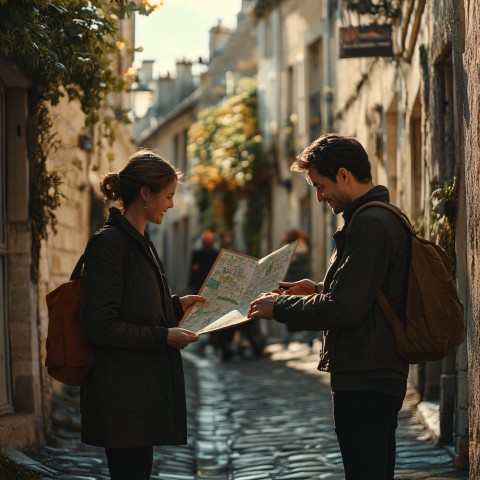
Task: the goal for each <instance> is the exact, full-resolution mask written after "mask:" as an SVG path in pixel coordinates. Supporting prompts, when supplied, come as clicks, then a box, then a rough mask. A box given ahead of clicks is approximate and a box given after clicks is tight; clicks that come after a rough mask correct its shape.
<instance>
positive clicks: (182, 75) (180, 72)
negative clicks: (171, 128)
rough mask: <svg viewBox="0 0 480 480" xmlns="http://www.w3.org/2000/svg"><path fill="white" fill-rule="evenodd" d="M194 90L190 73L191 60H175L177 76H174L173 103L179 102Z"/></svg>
mask: <svg viewBox="0 0 480 480" xmlns="http://www.w3.org/2000/svg"><path fill="white" fill-rule="evenodd" d="M194 90H195V84H194V81H193V74H192V62H190V61H188V60H185V59H183V60H177V76H176V78H175V88H174V98H175V103H180V102H181V101H182V100H183V99H184V98H186V97H187V96H188V95H190V93H192V92H193V91H194Z"/></svg>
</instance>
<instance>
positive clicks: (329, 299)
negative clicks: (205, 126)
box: [249, 134, 410, 480]
mask: <svg viewBox="0 0 480 480" xmlns="http://www.w3.org/2000/svg"><path fill="white" fill-rule="evenodd" d="M291 170H292V171H293V172H297V173H303V174H304V175H305V176H306V178H307V181H308V183H310V184H311V185H312V186H313V187H314V188H315V189H316V191H317V200H318V202H327V203H328V204H329V205H330V208H331V209H332V211H333V213H334V214H336V215H338V214H339V213H343V218H344V226H343V227H342V228H340V229H339V230H338V231H337V232H335V234H334V235H333V238H334V240H335V250H334V252H333V254H332V258H331V261H330V266H329V268H328V271H327V274H326V276H325V279H324V282H323V283H321V284H316V283H314V282H313V281H312V280H308V279H304V280H300V281H297V282H291V283H289V282H281V283H280V291H281V292H282V293H281V294H279V293H278V292H277V293H273V292H272V293H266V294H263V295H261V296H260V297H259V298H257V299H256V300H255V301H254V302H252V304H251V307H250V313H249V317H250V318H266V319H272V318H274V319H275V320H277V321H278V322H281V323H285V324H287V325H288V327H289V328H290V329H291V330H323V331H324V335H325V338H324V345H323V349H322V352H321V355H320V364H319V367H318V368H319V370H321V371H327V372H330V374H331V388H332V396H333V409H334V420H335V431H336V433H337V438H338V442H339V445H340V450H341V453H342V460H343V464H344V468H345V475H346V480H391V479H393V478H394V468H395V430H396V427H397V416H398V412H399V410H400V408H401V406H402V402H403V399H404V397H405V392H406V385H407V375H408V364H407V362H406V361H405V360H403V359H402V358H401V357H400V356H399V355H398V353H397V351H396V349H395V341H394V336H393V333H392V330H391V329H390V326H389V324H388V323H387V320H386V318H385V317H384V315H383V314H382V312H381V310H380V307H379V306H378V304H377V303H376V301H375V297H376V296H377V294H378V292H379V291H380V290H382V291H383V292H384V293H385V295H386V296H387V298H388V300H389V301H390V303H391V305H392V307H393V308H394V310H395V311H396V312H397V314H398V315H399V316H400V318H402V317H403V315H402V313H403V312H402V305H403V303H404V296H405V285H406V273H407V267H408V264H409V250H410V236H409V234H408V233H407V231H406V229H405V228H404V227H403V225H402V224H401V223H400V221H399V220H398V219H397V218H396V217H395V216H394V215H393V214H392V213H391V212H389V211H387V210H386V209H384V208H382V207H370V208H367V209H365V210H364V211H362V212H361V213H359V214H358V216H357V217H356V218H355V219H354V220H353V222H352V224H350V219H351V217H352V215H353V213H354V212H355V210H356V209H357V208H358V207H359V206H360V205H362V204H364V203H365V202H368V201H372V200H377V201H383V202H388V201H389V194H388V190H387V189H386V188H385V187H383V186H374V185H373V183H372V176H371V166H370V162H369V160H368V156H367V153H366V152H365V150H364V148H363V147H362V146H361V145H360V143H359V142H358V141H357V140H356V139H355V138H352V137H344V136H340V135H338V134H327V135H323V136H321V137H320V138H319V139H317V140H316V141H314V142H313V143H312V145H310V146H309V147H307V148H306V149H305V150H304V151H303V152H302V153H301V154H300V155H299V156H298V157H297V159H296V161H295V162H294V163H293V165H292V167H291Z"/></svg>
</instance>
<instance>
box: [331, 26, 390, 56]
mask: <svg viewBox="0 0 480 480" xmlns="http://www.w3.org/2000/svg"><path fill="white" fill-rule="evenodd" d="M339 34H340V51H339V55H338V56H339V57H340V58H351V57H393V47H392V26H391V25H364V26H361V27H340V30H339Z"/></svg>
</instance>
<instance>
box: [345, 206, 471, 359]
mask: <svg viewBox="0 0 480 480" xmlns="http://www.w3.org/2000/svg"><path fill="white" fill-rule="evenodd" d="M370 207H382V208H385V209H387V210H389V211H390V212H392V213H393V214H394V215H395V216H396V217H397V218H398V219H399V220H400V221H401V222H402V225H403V226H404V227H405V228H406V229H407V230H408V231H409V232H410V233H411V234H412V247H411V258H410V267H409V270H408V277H407V282H408V284H407V296H406V305H405V319H404V320H401V319H400V318H399V317H398V315H397V314H396V313H395V312H394V310H393V308H392V307H391V305H390V303H389V302H388V300H387V298H386V297H385V295H384V293H383V292H382V291H381V290H380V292H379V293H378V295H377V298H376V300H377V302H378V304H379V305H380V308H381V309H382V311H383V313H384V315H385V317H386V318H387V320H388V322H389V324H390V326H391V327H392V329H393V333H394V336H395V342H396V347H397V351H398V354H399V355H400V356H401V357H403V358H404V359H405V360H407V361H408V362H409V363H411V364H415V363H422V362H425V361H430V360H438V359H440V358H443V357H445V356H447V355H448V354H449V353H451V352H453V351H454V350H455V349H456V348H457V347H458V346H459V345H460V344H461V343H462V342H463V340H464V338H465V319H464V316H463V307H462V304H461V303H460V300H459V298H458V293H457V288H456V285H455V280H454V278H453V276H452V266H451V263H450V260H449V258H448V255H447V253H446V252H445V251H444V250H443V249H442V248H441V247H440V246H439V245H437V244H436V243H434V242H430V241H428V240H425V239H423V238H419V237H417V236H416V235H415V233H414V231H413V228H412V225H411V223H410V221H409V220H408V217H407V216H406V215H405V214H404V213H403V212H402V211H401V210H400V209H399V208H398V207H396V206H394V205H392V204H389V203H385V202H377V201H373V202H367V203H365V204H363V205H361V206H360V207H359V208H358V209H357V210H356V211H355V213H354V214H353V216H352V218H351V219H350V225H351V224H352V221H353V219H354V218H355V217H356V216H357V215H358V214H359V213H360V212H361V211H363V210H365V209H366V208H370Z"/></svg>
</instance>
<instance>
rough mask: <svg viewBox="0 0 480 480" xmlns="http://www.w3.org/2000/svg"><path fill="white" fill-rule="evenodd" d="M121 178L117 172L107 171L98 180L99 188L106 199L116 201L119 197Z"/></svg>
mask: <svg viewBox="0 0 480 480" xmlns="http://www.w3.org/2000/svg"><path fill="white" fill-rule="evenodd" d="M120 187H121V180H120V175H118V173H107V174H106V175H104V176H103V178H102V180H101V181H100V190H101V192H102V193H103V194H104V195H105V197H106V198H108V200H112V201H116V200H120V199H121V197H122V196H121V193H120Z"/></svg>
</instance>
